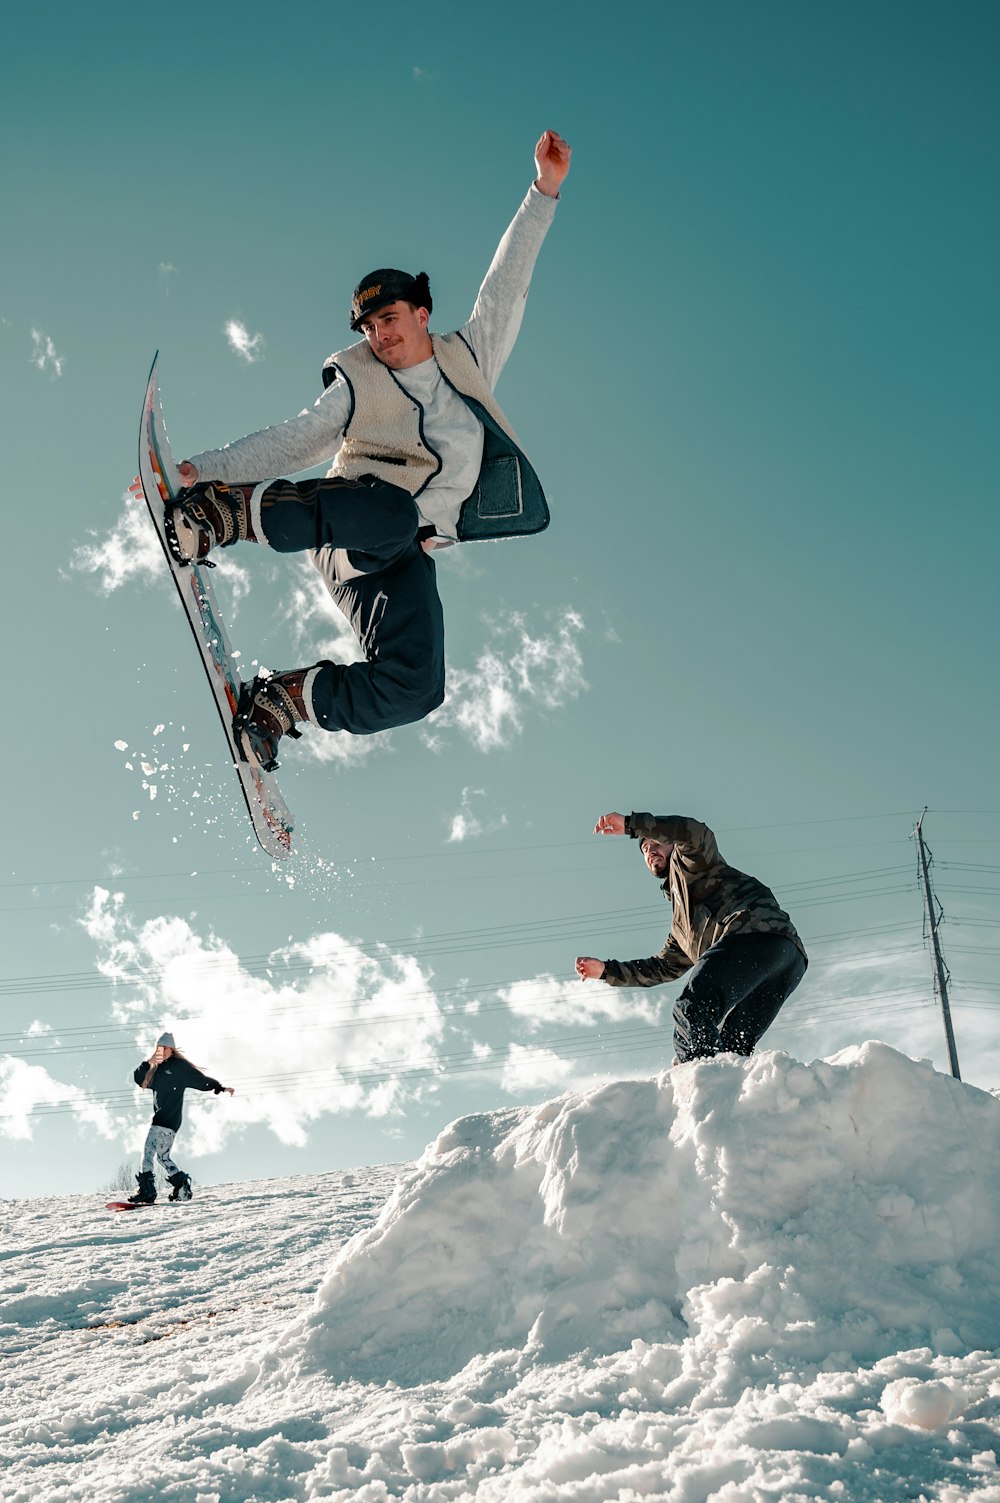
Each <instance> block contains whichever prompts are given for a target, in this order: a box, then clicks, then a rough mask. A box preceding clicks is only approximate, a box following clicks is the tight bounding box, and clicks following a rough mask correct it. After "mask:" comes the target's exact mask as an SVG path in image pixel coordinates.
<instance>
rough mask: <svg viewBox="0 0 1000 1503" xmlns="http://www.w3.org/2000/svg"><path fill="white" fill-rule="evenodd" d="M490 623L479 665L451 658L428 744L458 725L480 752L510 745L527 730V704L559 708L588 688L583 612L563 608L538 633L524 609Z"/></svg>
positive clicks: (546, 708)
mask: <svg viewBox="0 0 1000 1503" xmlns="http://www.w3.org/2000/svg"><path fill="white" fill-rule="evenodd" d="M490 625H491V631H490V642H489V644H488V645H487V646H486V647H484V648H483V650H482V652H481V653H480V655H479V657H478V659H477V661H476V664H475V667H473V668H471V669H469V668H455V667H453V666H452V665H451V664H450V663H449V666H448V692H447V697H446V699H445V702H444V704H443V705H442V706H441V708H440V709H439V710H435V712H434V714H433V715H431V716H430V717H429V720H428V731H427V733H426V737H425V739H427V741H428V744H429V745H434V744H435V741H436V740H437V737H438V736H439V733H440V732H441V731H442V730H444V729H448V728H452V727H455V728H457V729H458V730H459V731H461V732H462V734H463V735H465V736H467V737H468V739H469V740H470V741H471V742H472V743H473V745H474V746H476V747H478V749H479V750H480V751H484V752H485V751H493V750H495V749H496V748H498V747H504V746H509V745H510V744H511V742H512V741H513V740H514V739H515V738H516V737H517V736H519V735H520V734H521V731H522V729H523V724H524V720H523V716H524V706H525V704H528V703H530V704H534V705H535V706H537V707H538V708H540V709H542V710H552V709H558V708H559V707H560V706H562V705H564V704H566V703H567V702H568V701H569V700H571V699H575V698H576V696H577V695H578V694H580V693H581V691H582V690H583V689H585V688H586V686H587V683H586V679H585V678H584V676H583V654H582V652H581V650H580V645H579V638H580V636H581V635H582V633H583V631H584V624H583V618H582V617H581V616H580V615H579V614H578V612H576V611H574V610H571V609H565V610H563V611H562V612H561V613H560V614H559V615H558V616H557V618H556V620H555V624H554V626H553V628H552V629H551V630H549V631H543V632H541V633H540V634H538V635H533V634H532V632H531V631H529V629H528V626H527V624H526V621H525V618H524V616H523V615H522V614H521V613H519V612H518V613H515V614H514V615H512V616H511V618H510V619H509V620H508V621H506V622H492V623H490ZM505 646H506V649H507V650H506V651H504V650H503V649H504V647H505Z"/></svg>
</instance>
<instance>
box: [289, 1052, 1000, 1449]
mask: <svg viewBox="0 0 1000 1503" xmlns="http://www.w3.org/2000/svg"><path fill="white" fill-rule="evenodd" d="M649 1343H654V1344H655V1343H668V1344H673V1350H674V1351H675V1352H681V1351H683V1358H681V1357H678V1358H677V1364H676V1365H677V1369H678V1370H677V1371H676V1372H674V1371H672V1372H671V1373H669V1374H668V1373H663V1374H661V1375H660V1378H661V1379H662V1381H664V1382H679V1383H680V1384H681V1386H686V1385H687V1384H690V1385H691V1386H692V1388H696V1387H698V1386H701V1385H702V1384H704V1383H705V1382H706V1381H707V1382H708V1383H709V1384H710V1385H711V1386H712V1387H714V1388H715V1389H719V1388H720V1385H721V1387H722V1388H725V1386H726V1384H727V1381H728V1382H730V1383H731V1384H732V1385H733V1386H734V1388H735V1389H736V1390H738V1388H739V1386H740V1385H741V1384H743V1383H745V1382H746V1379H747V1376H748V1373H752V1374H753V1376H754V1377H755V1378H756V1379H757V1380H764V1381H767V1380H768V1379H769V1378H770V1377H772V1376H773V1377H775V1378H777V1377H778V1376H779V1375H780V1373H782V1372H785V1371H790V1370H792V1369H793V1368H794V1369H797V1370H799V1371H801V1369H802V1368H808V1367H809V1366H811V1365H812V1366H815V1367H816V1368H819V1367H820V1366H823V1367H826V1368H828V1369H829V1368H831V1367H832V1366H837V1367H840V1366H843V1365H844V1364H845V1363H850V1362H861V1361H867V1362H871V1361H878V1360H879V1358H881V1357H883V1356H885V1355H887V1354H890V1353H893V1352H896V1351H898V1350H899V1349H900V1348H901V1347H911V1348H913V1347H921V1348H925V1349H930V1350H932V1351H936V1352H938V1353H940V1354H942V1355H951V1354H957V1353H959V1352H962V1351H968V1350H975V1349H981V1348H986V1347H994V1346H996V1345H998V1344H1000V1102H998V1101H997V1100H995V1099H994V1098H993V1097H992V1096H991V1095H990V1094H988V1093H986V1092H984V1091H980V1090H977V1089H975V1088H974V1087H971V1086H966V1085H963V1084H961V1083H960V1082H958V1081H954V1080H952V1079H951V1078H950V1077H948V1076H944V1075H940V1074H937V1073H936V1072H935V1071H934V1070H933V1068H932V1066H931V1065H930V1064H929V1063H928V1062H926V1061H920V1060H912V1059H909V1058H907V1057H906V1056H904V1055H902V1054H899V1053H898V1052H896V1051H895V1050H893V1049H890V1048H889V1047H888V1046H886V1045H884V1044H881V1043H867V1044H864V1045H861V1046H859V1047H856V1048H851V1049H846V1050H843V1051H842V1052H841V1053H839V1054H837V1055H834V1056H832V1057H831V1058H830V1059H828V1060H818V1061H815V1062H813V1063H812V1064H809V1065H806V1064H801V1063H799V1062H798V1061H796V1060H794V1059H792V1058H790V1057H789V1056H787V1055H785V1054H781V1053H762V1054H759V1055H757V1056H756V1057H754V1058H753V1059H750V1060H742V1059H737V1058H735V1057H734V1056H731V1055H729V1056H721V1057H719V1058H716V1059H713V1060H704V1061H700V1062H697V1063H694V1064H690V1065H684V1066H680V1067H677V1068H674V1069H673V1070H670V1071H667V1072H665V1073H664V1074H662V1075H660V1076H659V1077H657V1078H656V1079H653V1080H631V1081H617V1082H614V1083H612V1084H608V1085H604V1086H601V1087H600V1088H598V1089H594V1090H589V1091H584V1092H579V1093H575V1094H568V1095H566V1096H563V1097H560V1098H559V1099H557V1100H554V1101H550V1102H548V1103H546V1104H545V1105H544V1106H541V1107H538V1108H524V1109H517V1110H506V1111H496V1112H489V1113H483V1114H481V1115H476V1116H470V1117H464V1118H461V1119H459V1120H458V1121H456V1122H454V1123H453V1124H451V1126H449V1127H448V1128H446V1129H445V1131H444V1132H443V1133H442V1134H441V1135H440V1137H439V1138H438V1139H437V1141H436V1142H434V1143H433V1144H431V1145H430V1147H429V1148H428V1149H427V1150H426V1152H425V1153H424V1155H423V1156H422V1158H421V1159H420V1160H419V1161H418V1162H417V1164H416V1165H415V1166H414V1168H413V1169H412V1170H411V1171H410V1172H409V1173H408V1174H407V1175H406V1177H405V1178H403V1179H402V1180H401V1181H400V1183H399V1184H398V1185H397V1188H396V1190H395V1193H394V1194H393V1196H392V1197H391V1199H390V1200H389V1201H388V1202H387V1204H386V1206H385V1208H384V1210H383V1212H382V1214H381V1216H380V1217H379V1219H378V1221H377V1222H376V1224H375V1225H374V1226H372V1227H370V1228H369V1229H368V1230H366V1231H363V1232H361V1233H359V1234H358V1235H357V1236H356V1237H354V1238H353V1239H352V1240H351V1241H349V1242H348V1243H347V1244H346V1245H345V1246H344V1248H343V1249H342V1250H341V1252H340V1253H339V1255H338V1256H337V1258H336V1260H335V1261H334V1263H333V1265H332V1267H331V1269H330V1272H329V1274H328V1275H327V1277H326V1279H325V1280H324V1282H323V1283H322V1285H321V1286H320V1289H319V1291H318V1293H317V1296H316V1300H315V1304H314V1306H313V1308H312V1310H311V1311H310V1312H309V1314H308V1315H307V1316H305V1317H304V1318H302V1319H300V1320H299V1321H298V1322H297V1323H296V1325H295V1326H293V1327H292V1328H291V1329H290V1330H289V1331H288V1332H287V1333H286V1336H285V1338H284V1339H283V1341H282V1343H281V1345H280V1347H279V1349H278V1350H277V1351H275V1352H273V1353H272V1357H271V1361H270V1362H269V1363H268V1364H267V1366H270V1367H271V1370H272V1373H273V1372H274V1371H275V1369H276V1368H277V1369H285V1368H286V1367H291V1368H294V1369H296V1370H297V1371H298V1372H300V1373H303V1374H305V1373H309V1372H314V1373H320V1372H322V1373H324V1374H326V1375H328V1376H330V1377H332V1378H334V1379H335V1380H338V1381H341V1380H346V1379H349V1378H351V1379H360V1380H363V1381H367V1382H374V1383H385V1382H392V1383H396V1384H399V1383H402V1384H408V1383H416V1382H422V1381H431V1380H437V1379H446V1378H448V1377H451V1376H453V1375H454V1374H456V1373H457V1372H459V1371H461V1369H462V1368H463V1367H465V1365H466V1364H467V1363H469V1362H470V1361H472V1360H473V1359H474V1358H476V1357H477V1356H479V1355H480V1354H482V1353H487V1352H490V1351H501V1350H504V1351H507V1350H510V1349H514V1350H515V1351H517V1352H520V1353H521V1354H522V1355H521V1359H520V1360H522V1361H524V1362H529V1363H530V1362H532V1361H535V1360H541V1361H546V1362H549V1361H561V1360H564V1359H565V1358H566V1357H567V1356H569V1355H570V1354H573V1353H578V1352H582V1351H589V1352H591V1353H594V1354H606V1353H610V1352H615V1351H621V1350H623V1349H626V1348H628V1347H629V1346H630V1345H632V1346H633V1350H634V1351H636V1352H641V1350H642V1349H643V1348H644V1347H645V1345H646V1344H649ZM678 1343H681V1345H678ZM723 1350H729V1351H730V1353H731V1354H732V1355H733V1361H732V1362H731V1363H728V1364H727V1363H726V1362H724V1361H723V1362H720V1361H719V1357H720V1353H721V1352H722V1351H723ZM737 1352H738V1353H739V1356H738V1358H737V1356H736V1354H737ZM682 1369H683V1371H682ZM702 1369H703V1371H702ZM727 1372H728V1373H729V1374H730V1377H729V1378H728V1379H727V1376H726V1375H727ZM717 1396H719V1397H721V1393H720V1394H719V1395H717ZM890 1403H891V1408H892V1418H894V1419H897V1420H898V1421H900V1422H902V1423H909V1424H915V1425H919V1426H930V1425H934V1424H939V1423H942V1422H943V1419H942V1417H943V1416H945V1415H949V1414H954V1413H955V1412H956V1411H957V1408H959V1407H960V1400H959V1398H958V1396H956V1395H955V1394H954V1393H950V1392H949V1393H945V1392H937V1391H936V1390H935V1391H934V1392H931V1391H929V1390H928V1391H926V1392H922V1393H921V1392H919V1391H917V1390H916V1389H912V1388H911V1389H907V1390H905V1391H904V1390H901V1391H900V1392H899V1393H898V1394H896V1395H894V1396H892V1397H891V1400H890Z"/></svg>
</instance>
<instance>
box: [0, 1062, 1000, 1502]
mask: <svg viewBox="0 0 1000 1503" xmlns="http://www.w3.org/2000/svg"><path fill="white" fill-rule="evenodd" d="M998 1191H1000V1102H998V1101H996V1100H995V1099H994V1098H993V1097H992V1096H990V1095H987V1094H986V1093H984V1092H982V1091H978V1090H975V1089H974V1088H972V1087H969V1086H964V1085H960V1084H958V1083H956V1082H954V1081H952V1080H950V1079H948V1078H947V1077H944V1076H941V1075H937V1074H935V1073H934V1072H933V1071H932V1070H931V1068H930V1066H929V1065H927V1064H924V1063H918V1062H914V1061H912V1060H909V1059H907V1058H905V1057H904V1056H902V1055H900V1054H898V1053H896V1052H894V1051H893V1050H891V1049H888V1048H887V1047H885V1046H884V1045H880V1044H868V1045H865V1046H864V1047H863V1048H861V1049H854V1050H849V1051H845V1052H843V1053H842V1054H840V1055H837V1056H835V1057H834V1058H833V1059H832V1060H829V1061H817V1062H814V1063H812V1064H809V1065H804V1064H800V1063H798V1062H796V1061H795V1060H793V1059H791V1058H789V1057H788V1056H787V1055H783V1054H776V1053H763V1054H760V1055H758V1056H757V1057H756V1058H755V1059H754V1060H752V1061H735V1060H734V1059H732V1058H724V1059H718V1060H712V1061H706V1062H703V1063H701V1064H697V1065H687V1066H683V1067H681V1068H679V1069H675V1070H673V1071H669V1072H666V1073H665V1074H664V1075H662V1076H660V1077H658V1078H656V1079H654V1080H646V1081H634V1080H633V1081H619V1082H615V1083H612V1084H610V1085H606V1086H603V1087H600V1088H598V1089H595V1090H592V1091H589V1092H586V1093H581V1094H577V1095H568V1096H565V1097H561V1098H559V1099H557V1100H555V1101H552V1102H549V1103H547V1104H546V1105H545V1106H543V1107H540V1108H525V1109H521V1110H509V1111H501V1112H494V1113H484V1114H483V1115H481V1116H476V1117H469V1118H465V1119H462V1120H461V1121H459V1122H457V1123H455V1124H453V1125H452V1126H451V1127H450V1128H449V1129H447V1130H446V1131H445V1132H444V1133H443V1134H442V1135H441V1137H440V1138H439V1139H438V1141H437V1142H436V1143H434V1144H432V1145H431V1146H430V1147H429V1148H428V1150H427V1152H426V1153H425V1154H424V1156H423V1158H422V1159H421V1160H420V1161H419V1162H418V1163H417V1164H416V1165H413V1166H406V1167H405V1168H403V1169H402V1170H401V1171H400V1174H399V1178H398V1181H397V1177H396V1174H395V1173H394V1171H392V1170H386V1169H365V1170H358V1171H356V1172H355V1173H354V1174H342V1173H338V1174H329V1175H326V1176H322V1177H320V1178H319V1179H316V1178H310V1179H302V1180H294V1179H293V1180H285V1181H278V1180H271V1181H263V1182H259V1183H255V1184H246V1185H233V1186H215V1187H212V1188H208V1189H204V1190H202V1191H200V1192H199V1194H198V1198H197V1199H196V1200H195V1201H194V1202H192V1203H191V1204H190V1205H187V1206H180V1207H176V1206H170V1205H157V1206H156V1207H154V1208H152V1209H149V1210H145V1211H139V1212H135V1213H128V1214H126V1215H119V1216H114V1215H111V1214H109V1213H105V1212H104V1211H103V1210H102V1209H100V1207H99V1205H98V1204H97V1203H96V1202H95V1201H94V1200H91V1199H86V1198H83V1197H79V1196H73V1197H61V1198H58V1199H49V1200H29V1201H20V1202H4V1203H2V1204H0V1216H2V1218H3V1236H2V1247H0V1270H2V1273H0V1278H2V1292H0V1342H2V1352H3V1363H2V1366H0V1497H2V1499H3V1500H4V1503H7V1500H27V1499H32V1500H37V1499H45V1500H46V1503H62V1500H70V1499H81V1500H82V1499H87V1500H94V1503H103V1500H116V1503H117V1500H139V1499H143V1500H146V1499H148V1498H150V1497H153V1496H155V1497H158V1498H163V1499H168V1500H185V1503H186V1500H190V1503H222V1500H227V1503H228V1500H241V1503H242V1500H251V1499H261V1500H264V1499H275V1500H284V1499H287V1500H297V1499H307V1498H322V1499H331V1500H335V1503H347V1500H352V1503H353V1500H358V1503H381V1500H387V1499H395V1498H400V1499H406V1500H408V1503H425V1500H426V1503H439V1500H440V1503H444V1500H450V1499H463V1498H475V1499H477V1500H479V1503H501V1500H503V1503H506V1500H514V1503H556V1500H566V1503H569V1500H572V1503H600V1500H605V1499H621V1500H624V1503H628V1500H639V1499H643V1500H654V1503H655V1500H663V1503H708V1500H713V1503H759V1500H777V1499H779V1498H780V1499H782V1500H783V1503H799V1500H807V1499H836V1500H840V1503H871V1500H877V1503H894V1500H897V1499H899V1500H902V1499H910V1500H919V1499H925V1500H932V1499H933V1500H940V1503H958V1500H966V1499H968V1500H970V1503H972V1500H975V1503H1000V1468H998V1466H997V1459H996V1458H997V1454H998V1451H1000V1352H998V1348H1000V1194H998Z"/></svg>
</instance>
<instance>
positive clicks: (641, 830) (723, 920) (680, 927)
mask: <svg viewBox="0 0 1000 1503" xmlns="http://www.w3.org/2000/svg"><path fill="white" fill-rule="evenodd" d="M628 830H629V834H630V835H631V836H632V839H633V840H643V839H645V838H646V837H647V836H648V837H649V838H651V839H653V840H661V841H663V843H664V844H665V845H672V846H673V848H674V849H673V852H672V854H671V857H670V871H669V873H668V875H667V878H666V881H665V882H663V883H662V887H663V892H664V895H665V896H666V897H667V899H668V900H669V901H670V903H671V904H672V905H673V910H674V921H673V924H672V925H671V929H670V937H669V939H668V940H667V942H666V944H665V945H664V946H663V949H662V950H661V951H660V953H659V955H651V956H650V957H649V958H648V959H647V960H608V961H605V964H604V975H603V977H602V978H601V979H602V980H603V981H606V982H607V983H608V985H609V986H659V984H660V983H661V982H662V981H675V980H676V979H677V977H678V976H682V975H683V974H684V972H685V971H687V970H690V969H691V967H692V966H693V965H694V963H695V961H697V960H700V959H701V957H702V955H704V953H705V951H706V950H707V949H709V948H710V947H711V946H712V945H715V944H718V942H719V940H720V939H725V938H726V937H727V935H730V934H783V935H784V936H785V938H786V939H790V940H791V941H792V943H793V944H794V945H796V946H797V947H798V948H799V949H800V950H801V951H802V954H803V956H804V957H805V954H806V952H805V946H804V945H803V943H802V941H801V939H800V938H799V936H798V934H797V933H796V932H795V926H794V925H793V923H792V921H791V919H790V918H789V917H788V914H787V913H785V911H784V909H782V908H779V907H778V902H777V899H776V898H775V896H774V893H773V892H772V891H771V890H770V888H769V887H765V886H764V884H763V882H758V880H757V878H756V877H748V876H747V874H746V873H745V872H738V871H737V870H736V868H735V867H733V866H727V865H726V863H725V861H723V859H722V856H721V854H720V852H719V847H718V845H717V843H716V839H715V836H714V835H713V834H712V832H711V830H710V829H709V828H708V826H707V825H703V824H702V823H701V822H700V821H699V820H697V819H686V818H684V817H683V816H681V815H679V814H665V815H654V814H632V815H630V817H629V824H628ZM807 964H808V958H807Z"/></svg>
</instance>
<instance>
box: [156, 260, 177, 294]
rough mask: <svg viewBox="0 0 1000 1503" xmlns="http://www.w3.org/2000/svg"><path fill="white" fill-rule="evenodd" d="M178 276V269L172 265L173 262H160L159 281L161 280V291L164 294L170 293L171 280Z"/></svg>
mask: <svg viewBox="0 0 1000 1503" xmlns="http://www.w3.org/2000/svg"><path fill="white" fill-rule="evenodd" d="M176 275H177V267H176V266H174V265H173V264H172V262H170V261H161V262H160V269H159V280H160V290H161V291H162V292H167V293H168V292H169V291H170V279H171V277H175V276H176Z"/></svg>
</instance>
